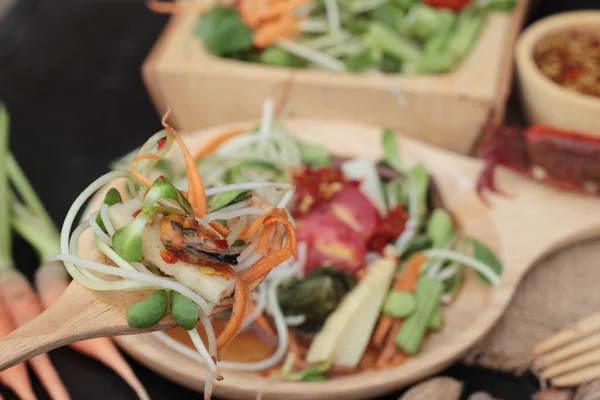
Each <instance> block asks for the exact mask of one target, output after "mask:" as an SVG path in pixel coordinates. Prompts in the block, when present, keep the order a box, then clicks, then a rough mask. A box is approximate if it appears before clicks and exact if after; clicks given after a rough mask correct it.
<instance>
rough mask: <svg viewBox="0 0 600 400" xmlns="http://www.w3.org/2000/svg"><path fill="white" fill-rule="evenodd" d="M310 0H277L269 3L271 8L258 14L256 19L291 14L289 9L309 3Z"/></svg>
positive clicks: (262, 19)
mask: <svg viewBox="0 0 600 400" xmlns="http://www.w3.org/2000/svg"><path fill="white" fill-rule="evenodd" d="M309 2H310V0H290V1H284V2H277V3H275V4H272V5H271V8H269V9H267V10H266V11H264V12H262V13H260V14H259V16H258V19H259V21H260V22H262V21H268V20H272V19H274V18H278V17H282V16H284V17H285V16H291V13H290V12H291V11H292V10H293V9H295V8H296V7H299V6H301V5H304V4H307V3H309Z"/></svg>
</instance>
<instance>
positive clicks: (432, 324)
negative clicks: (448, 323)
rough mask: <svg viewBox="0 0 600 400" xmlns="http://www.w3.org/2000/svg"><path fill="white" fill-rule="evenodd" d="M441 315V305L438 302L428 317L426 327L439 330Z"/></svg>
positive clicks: (440, 327) (441, 320)
mask: <svg viewBox="0 0 600 400" xmlns="http://www.w3.org/2000/svg"><path fill="white" fill-rule="evenodd" d="M442 324H443V317H442V305H441V304H438V306H437V308H436V309H435V311H434V312H433V315H432V316H431V318H430V319H429V324H427V329H429V330H430V331H435V332H437V331H439V330H440V329H442Z"/></svg>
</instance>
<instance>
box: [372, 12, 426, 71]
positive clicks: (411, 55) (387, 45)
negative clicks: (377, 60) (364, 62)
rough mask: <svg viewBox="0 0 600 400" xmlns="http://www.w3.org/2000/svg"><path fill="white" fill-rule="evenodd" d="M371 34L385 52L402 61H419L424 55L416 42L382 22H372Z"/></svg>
mask: <svg viewBox="0 0 600 400" xmlns="http://www.w3.org/2000/svg"><path fill="white" fill-rule="evenodd" d="M369 35H370V36H371V40H373V42H374V43H375V44H376V45H377V46H378V47H379V48H381V49H382V50H383V52H384V53H386V54H389V55H390V56H393V57H394V58H397V59H398V60H400V61H408V62H411V63H418V62H419V60H420V59H421V57H422V56H423V54H422V52H421V50H420V49H419V48H418V47H417V46H416V45H415V44H414V43H412V42H411V41H410V40H408V39H406V38H404V37H402V36H401V35H400V34H399V33H398V32H397V31H395V30H393V29H392V28H390V27H389V26H387V25H384V24H382V23H379V22H374V23H372V24H371V29H370V30H369Z"/></svg>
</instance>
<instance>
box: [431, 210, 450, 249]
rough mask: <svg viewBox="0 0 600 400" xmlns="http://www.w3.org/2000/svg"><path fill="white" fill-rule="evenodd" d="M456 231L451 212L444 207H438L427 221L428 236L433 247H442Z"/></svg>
mask: <svg viewBox="0 0 600 400" xmlns="http://www.w3.org/2000/svg"><path fill="white" fill-rule="evenodd" d="M453 232H454V223H453V222H452V217H450V214H448V212H447V211H446V210H444V209H442V208H436V209H435V210H433V212H432V213H431V217H429V221H427V236H429V238H430V239H431V242H432V244H433V247H442V246H443V245H444V244H445V243H446V242H447V241H448V240H450V238H451V237H452V233H453Z"/></svg>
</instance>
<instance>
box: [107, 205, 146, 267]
mask: <svg viewBox="0 0 600 400" xmlns="http://www.w3.org/2000/svg"><path fill="white" fill-rule="evenodd" d="M152 215H153V212H151V211H148V209H146V208H143V209H142V212H141V213H139V214H138V216H137V217H135V219H134V220H133V221H132V222H131V223H129V224H127V225H125V226H124V227H122V228H121V229H119V230H117V231H116V232H115V234H114V235H113V238H112V241H113V248H114V250H115V251H116V252H117V254H118V255H120V256H121V257H123V258H124V259H125V260H127V261H129V262H134V261H135V262H141V261H142V233H143V231H144V228H145V227H146V224H147V223H148V220H150V217H151V216H152Z"/></svg>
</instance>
